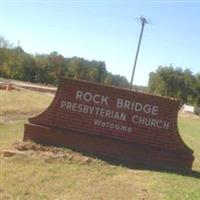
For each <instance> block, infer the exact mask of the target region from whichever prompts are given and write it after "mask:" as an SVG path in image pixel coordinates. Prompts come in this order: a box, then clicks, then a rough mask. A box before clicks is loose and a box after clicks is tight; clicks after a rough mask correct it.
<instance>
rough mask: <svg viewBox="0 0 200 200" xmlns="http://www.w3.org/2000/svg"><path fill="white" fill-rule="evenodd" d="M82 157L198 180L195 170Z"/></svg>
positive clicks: (199, 172)
mask: <svg viewBox="0 0 200 200" xmlns="http://www.w3.org/2000/svg"><path fill="white" fill-rule="evenodd" d="M82 155H85V156H90V157H92V158H97V159H101V160H103V161H105V162H107V163H108V164H111V165H115V166H121V167H127V168H129V169H133V170H144V171H152V172H163V173H169V174H176V175H181V176H186V177H192V178H197V179H200V171H196V170H181V169H172V168H169V167H158V166H153V165H148V164H143V163H132V162H131V163H129V162H127V161H123V160H122V161H120V160H116V159H115V158H107V157H104V156H97V155H93V154H88V153H82Z"/></svg>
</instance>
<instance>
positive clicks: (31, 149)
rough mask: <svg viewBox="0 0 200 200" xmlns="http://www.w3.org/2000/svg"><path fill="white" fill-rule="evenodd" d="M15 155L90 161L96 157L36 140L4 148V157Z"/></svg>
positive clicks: (20, 142)
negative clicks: (43, 143)
mask: <svg viewBox="0 0 200 200" xmlns="http://www.w3.org/2000/svg"><path fill="white" fill-rule="evenodd" d="M15 155H38V156H40V157H44V158H53V159H57V158H66V159H68V160H71V161H80V162H84V163H90V162H92V161H94V160H95V159H94V158H91V157H88V156H84V155H82V154H80V153H77V152H74V151H71V150H68V149H64V148H58V147H53V146H43V145H40V144H36V143H34V142H31V141H28V142H24V141H19V142H15V143H14V144H12V145H11V146H10V148H8V149H5V150H3V156H4V157H12V156H15Z"/></svg>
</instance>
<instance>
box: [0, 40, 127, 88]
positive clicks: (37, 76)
mask: <svg viewBox="0 0 200 200" xmlns="http://www.w3.org/2000/svg"><path fill="white" fill-rule="evenodd" d="M0 43H1V48H0V76H1V77H4V78H10V79H17V80H21V81H30V82H34V83H43V84H53V85H57V83H58V80H59V78H60V77H61V76H65V77H70V78H77V79H83V80H88V81H93V82H97V83H101V84H105V85H114V86H119V87H125V88H126V87H128V85H129V83H128V81H127V79H126V78H125V77H124V76H120V75H114V74H112V73H110V72H108V71H107V69H106V65H105V62H103V61H96V60H92V61H89V60H86V59H84V58H79V57H72V58H66V57H64V56H62V55H60V54H58V53H57V52H56V51H54V52H52V53H50V54H36V55H31V54H28V53H26V52H25V51H24V50H23V49H22V48H21V47H12V45H11V44H10V43H9V42H8V41H6V40H5V39H4V38H2V37H1V38H0Z"/></svg>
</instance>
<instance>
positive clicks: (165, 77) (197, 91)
mask: <svg viewBox="0 0 200 200" xmlns="http://www.w3.org/2000/svg"><path fill="white" fill-rule="evenodd" d="M148 91H149V92H150V93H153V94H156V95H161V96H167V97H173V98H177V99H180V100H181V102H182V103H187V104H191V105H194V106H200V73H197V74H193V73H192V72H191V71H190V70H189V69H185V70H183V69H182V68H174V67H173V66H159V67H158V68H157V70H156V71H155V72H151V73H150V74H149V83H148Z"/></svg>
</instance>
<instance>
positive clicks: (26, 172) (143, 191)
mask: <svg viewBox="0 0 200 200" xmlns="http://www.w3.org/2000/svg"><path fill="white" fill-rule="evenodd" d="M44 98H46V96H45V97H44ZM29 102H30V103H32V100H31V99H30V100H29ZM30 113H32V111H30ZM25 121H26V120H16V121H12V122H9V123H7V122H5V123H4V124H1V125H0V128H1V129H0V130H1V131H0V134H1V150H3V149H5V148H8V147H9V146H10V145H11V144H13V142H15V141H17V140H21V138H22V137H23V125H24V122H25ZM179 129H180V133H181V136H182V137H183V139H184V141H185V143H186V144H187V145H188V146H189V147H191V148H192V149H193V150H194V155H195V162H194V165H193V170H194V171H196V172H195V173H193V175H194V176H192V175H191V176H186V175H183V174H182V175H181V174H176V173H169V172H159V171H152V170H147V169H146V170H144V169H143V170H142V169H130V168H127V167H124V166H117V165H111V164H109V163H106V162H104V161H101V160H98V159H94V160H93V161H91V162H84V161H81V160H80V161H76V160H71V159H68V158H56V159H55V158H51V157H45V156H40V155H37V154H33V155H16V156H13V157H3V156H2V155H1V177H0V182H1V190H0V194H1V198H0V199H20V200H21V199H22V200H24V199H27V200H32V199H34V200H35V199H36V200H38V199H53V200H54V199H59V200H61V199H62V200H68V199H69V200H96V199H97V200H134V199H139V200H142V199H143V200H147V199H148V200H157V199H161V200H175V199H176V200H199V199H200V179H199V178H198V177H199V175H200V119H199V118H192V117H190V116H185V115H180V117H179ZM62 150H63V151H64V152H65V151H66V152H67V151H68V150H67V149H62ZM195 174H196V175H198V176H196V177H195Z"/></svg>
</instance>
